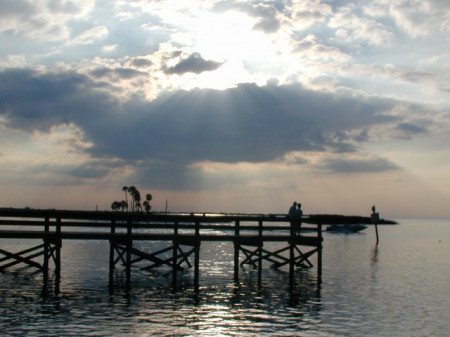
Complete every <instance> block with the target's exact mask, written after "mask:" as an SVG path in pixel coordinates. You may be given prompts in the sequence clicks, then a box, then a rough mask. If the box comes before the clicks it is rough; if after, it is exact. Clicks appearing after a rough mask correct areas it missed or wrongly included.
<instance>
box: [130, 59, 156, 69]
mask: <svg viewBox="0 0 450 337" xmlns="http://www.w3.org/2000/svg"><path fill="white" fill-rule="evenodd" d="M152 64H153V62H152V61H150V60H147V59H143V58H136V59H134V60H133V61H132V62H131V65H132V66H135V67H137V68H148V67H150V66H151V65H152Z"/></svg>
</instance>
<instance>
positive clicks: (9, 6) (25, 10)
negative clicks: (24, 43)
mask: <svg viewBox="0 0 450 337" xmlns="http://www.w3.org/2000/svg"><path fill="white" fill-rule="evenodd" d="M35 12H36V8H35V7H34V6H32V5H31V4H30V3H29V2H27V1H23V0H2V1H0V18H1V17H5V18H9V19H10V18H11V17H20V18H26V17H28V16H29V15H31V14H34V13H35Z"/></svg>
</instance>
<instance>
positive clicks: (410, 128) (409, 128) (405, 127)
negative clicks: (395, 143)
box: [396, 123, 427, 134]
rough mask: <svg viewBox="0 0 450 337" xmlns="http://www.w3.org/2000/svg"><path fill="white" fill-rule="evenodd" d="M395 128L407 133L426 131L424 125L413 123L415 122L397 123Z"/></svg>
mask: <svg viewBox="0 0 450 337" xmlns="http://www.w3.org/2000/svg"><path fill="white" fill-rule="evenodd" d="M396 129H397V130H399V131H402V132H406V133H408V134H417V133H426V132H427V129H425V128H424V127H421V126H418V125H415V124H411V123H399V124H398V125H397V128H396Z"/></svg>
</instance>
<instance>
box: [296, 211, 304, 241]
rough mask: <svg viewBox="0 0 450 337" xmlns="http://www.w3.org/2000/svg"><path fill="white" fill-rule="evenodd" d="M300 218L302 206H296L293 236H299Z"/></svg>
mask: <svg viewBox="0 0 450 337" xmlns="http://www.w3.org/2000/svg"><path fill="white" fill-rule="evenodd" d="M302 217H303V211H302V204H301V203H298V204H297V210H296V211H295V232H296V233H295V234H296V235H300V228H301V227H302Z"/></svg>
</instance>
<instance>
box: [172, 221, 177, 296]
mask: <svg viewBox="0 0 450 337" xmlns="http://www.w3.org/2000/svg"><path fill="white" fill-rule="evenodd" d="M173 237H174V240H173V241H172V244H173V251H172V258H173V262H172V288H173V291H176V290H177V272H178V221H175V222H174V224H173Z"/></svg>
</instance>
